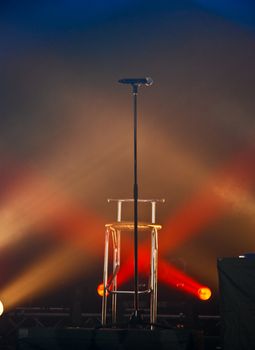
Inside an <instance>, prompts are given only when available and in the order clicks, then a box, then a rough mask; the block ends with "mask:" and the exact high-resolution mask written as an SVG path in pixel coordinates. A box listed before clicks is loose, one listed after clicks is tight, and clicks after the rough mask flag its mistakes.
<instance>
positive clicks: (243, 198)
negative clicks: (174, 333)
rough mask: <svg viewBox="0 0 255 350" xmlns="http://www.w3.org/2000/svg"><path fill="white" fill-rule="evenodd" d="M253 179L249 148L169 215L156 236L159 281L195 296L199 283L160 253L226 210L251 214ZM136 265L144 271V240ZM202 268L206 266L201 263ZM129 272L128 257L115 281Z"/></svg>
mask: <svg viewBox="0 0 255 350" xmlns="http://www.w3.org/2000/svg"><path fill="white" fill-rule="evenodd" d="M254 179H255V148H254V147H251V148H249V149H248V150H245V151H243V152H240V153H239V154H238V155H236V156H235V157H234V158H233V159H232V160H231V161H230V162H229V164H228V165H227V166H226V167H224V169H222V170H220V171H219V172H218V173H216V174H215V175H214V176H213V177H212V178H211V180H210V181H209V183H208V185H207V186H206V187H205V188H204V189H202V190H201V191H200V193H198V194H197V195H196V196H195V197H193V198H192V199H191V200H189V201H188V202H187V203H186V204H185V205H184V206H183V207H182V208H181V209H180V210H178V211H177V212H176V213H175V215H173V216H171V217H170V219H169V220H168V221H167V222H166V224H165V225H164V226H163V232H162V234H161V235H160V242H159V245H160V248H159V249H160V250H159V252H160V259H159V272H158V278H159V281H161V282H163V283H165V284H167V285H169V286H174V287H178V288H181V289H182V290H183V291H185V292H188V293H191V294H195V295H197V292H198V291H199V290H200V288H201V287H202V286H201V284H199V283H198V282H196V281H195V280H194V279H192V278H190V277H189V276H187V275H186V274H185V273H184V272H182V271H180V270H178V269H177V268H175V267H174V266H172V265H171V264H169V263H168V262H167V261H166V260H164V259H163V258H162V256H163V257H164V255H167V254H169V252H171V251H173V250H174V249H175V248H177V247H178V246H179V245H181V244H182V243H183V242H184V241H186V240H189V239H191V238H192V237H193V236H196V235H198V234H200V233H201V232H202V229H203V228H205V227H206V226H207V225H208V224H210V223H211V222H213V221H214V220H216V219H217V218H219V217H220V216H222V215H223V214H224V213H225V212H226V211H228V210H230V209H232V210H233V209H234V210H238V211H241V212H243V213H246V214H248V215H254V213H255V203H254V200H253V199H252V198H251V196H250V194H249V189H250V188H251V186H252V185H253V184H254ZM131 246H132V243H131V242H129V248H131ZM147 246H148V242H147ZM126 247H127V246H125V248H126ZM138 264H139V271H140V272H141V273H143V272H145V271H148V269H149V253H148V249H146V243H144V244H143V245H141V246H140V247H139V262H138ZM204 268H205V269H206V267H205V266H204ZM132 275H133V261H132V259H131V258H129V259H127V260H126V262H125V263H124V264H123V265H122V266H121V269H120V271H119V273H118V284H119V285H121V284H123V283H124V282H126V281H127V280H129V279H130V278H131V277H132Z"/></svg>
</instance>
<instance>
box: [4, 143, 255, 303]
mask: <svg viewBox="0 0 255 350" xmlns="http://www.w3.org/2000/svg"><path fill="white" fill-rule="evenodd" d="M254 160H255V149H254V147H251V148H250V149H249V150H246V151H244V152H242V153H240V154H239V155H238V156H236V157H235V158H234V159H233V160H232V161H231V162H230V163H229V165H228V166H227V167H225V168H224V170H222V171H220V172H219V173H218V174H217V175H216V176H214V178H212V180H211V182H210V183H209V184H208V186H207V187H205V188H204V189H203V190H202V191H201V192H200V193H199V194H198V195H197V196H195V197H194V198H193V199H191V200H190V201H189V202H187V203H186V205H185V206H184V207H182V208H181V209H180V210H179V211H177V212H176V213H175V215H174V216H172V217H171V218H170V219H169V220H168V221H167V223H166V224H165V225H164V228H163V230H164V233H163V234H162V235H161V237H160V257H161V258H160V261H159V275H158V277H159V280H160V281H162V282H164V283H165V284H167V285H170V286H176V285H177V284H178V286H182V284H183V286H185V287H186V291H187V292H191V293H194V291H195V290H197V288H198V287H199V286H201V284H200V283H198V282H196V281H195V280H194V279H192V278H190V277H189V276H187V275H185V274H184V273H183V272H182V271H180V270H178V269H177V268H176V267H174V266H172V265H171V264H169V263H168V262H167V261H166V259H165V258H164V256H166V255H167V254H168V253H169V252H171V251H173V249H175V248H176V247H177V246H179V245H181V244H182V243H183V242H184V241H186V240H187V239H190V238H191V237H193V236H195V235H197V234H199V233H200V232H201V230H202V229H203V228H204V227H206V225H208V223H210V222H211V221H213V220H215V219H216V218H218V217H219V216H220V215H222V214H223V213H224V212H226V211H227V210H229V209H230V208H234V209H236V208H237V209H238V210H243V211H244V212H245V213H248V214H249V213H254V201H253V200H252V198H251V197H250V195H249V194H248V191H249V189H250V187H251V186H252V185H253V183H254V177H255V162H254ZM240 199H241V200H240ZM2 209H3V211H2V214H1V216H0V227H1V231H2V233H1V237H0V247H1V249H3V248H6V247H8V246H9V247H10V246H11V245H12V244H13V243H15V242H16V240H17V239H18V238H21V237H22V236H24V235H25V234H28V232H29V231H30V232H32V231H33V229H35V228H36V227H42V226H44V225H45V227H48V225H53V227H54V228H55V230H54V232H55V234H56V236H57V237H58V238H60V239H61V241H62V243H61V244H59V245H58V247H57V248H56V249H55V250H54V251H52V252H50V253H49V254H48V256H46V257H44V258H40V259H39V261H35V262H34V264H32V266H30V267H29V268H28V269H27V270H25V271H23V272H22V273H21V274H20V275H19V276H18V278H16V279H14V280H13V281H11V282H10V283H8V284H7V285H6V286H5V287H4V288H2V290H1V291H0V298H1V300H2V301H3V302H4V304H5V309H9V308H12V307H14V306H15V305H17V304H18V303H20V302H24V301H26V300H28V299H29V298H30V297H31V296H35V295H38V294H40V293H42V292H45V291H46V290H49V289H51V288H54V287H56V285H57V284H58V282H59V281H63V280H66V279H69V278H72V276H74V275H75V274H78V273H79V272H80V271H81V270H82V271H83V272H84V271H85V270H86V271H88V270H89V269H91V266H93V264H94V263H96V262H97V260H98V258H99V256H101V254H102V252H103V242H102V229H103V227H104V222H103V220H102V219H101V218H100V217H98V216H97V215H94V214H93V213H91V212H90V211H88V210H84V209H81V207H80V206H79V205H78V204H77V203H75V202H74V200H72V199H71V198H68V196H65V195H63V193H62V191H58V190H57V188H56V187H55V185H54V186H52V183H51V181H50V180H48V179H47V178H43V177H42V176H39V175H37V176H36V175H35V174H28V175H27V176H23V181H21V183H18V184H17V185H16V187H15V186H14V187H13V188H12V191H10V192H9V193H8V195H6V198H5V201H4V203H2ZM129 246H130V248H131V247H132V242H131V241H130V243H129ZM139 257H140V261H139V265H140V266H139V267H140V268H141V272H142V273H143V271H146V269H147V264H146V263H145V262H146V261H147V260H148V251H147V249H146V248H145V243H144V244H142V245H141V247H139ZM132 274H133V268H132V261H131V260H130V259H127V260H126V262H125V263H123V265H122V266H121V270H120V272H119V275H118V282H119V284H121V283H124V282H125V281H127V280H128V279H129V278H131V277H132ZM183 290H184V291H185V288H183Z"/></svg>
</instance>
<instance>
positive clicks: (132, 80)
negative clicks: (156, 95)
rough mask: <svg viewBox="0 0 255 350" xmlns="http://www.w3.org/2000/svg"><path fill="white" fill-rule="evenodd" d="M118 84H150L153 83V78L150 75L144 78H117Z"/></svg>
mask: <svg viewBox="0 0 255 350" xmlns="http://www.w3.org/2000/svg"><path fill="white" fill-rule="evenodd" d="M118 82H119V83H120V84H131V85H138V86H139V85H145V86H151V85H152V84H153V80H152V79H151V78H150V77H146V78H127V79H120V80H118Z"/></svg>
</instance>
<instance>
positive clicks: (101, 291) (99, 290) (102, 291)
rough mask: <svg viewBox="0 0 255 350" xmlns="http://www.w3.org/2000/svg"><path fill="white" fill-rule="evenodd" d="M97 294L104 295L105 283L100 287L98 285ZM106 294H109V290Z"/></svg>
mask: <svg viewBox="0 0 255 350" xmlns="http://www.w3.org/2000/svg"><path fill="white" fill-rule="evenodd" d="M97 294H98V295H99V296H100V297H103V295H104V285H103V283H101V284H99V285H98V287H97ZM106 295H107V296H108V295H109V292H106Z"/></svg>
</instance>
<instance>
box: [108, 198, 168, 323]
mask: <svg viewBox="0 0 255 350" xmlns="http://www.w3.org/2000/svg"><path fill="white" fill-rule="evenodd" d="M107 201H108V203H110V202H116V203H117V221H115V222H112V223H109V224H106V225H105V249H104V271H103V286H104V289H103V299H102V325H103V326H105V325H106V324H107V320H106V316H107V299H108V296H111V298H112V323H113V324H114V323H116V321H117V295H118V294H133V295H134V294H135V291H133V290H129V291H125V290H118V285H117V275H118V272H119V269H120V248H121V246H120V241H121V232H122V231H134V223H133V222H129V221H128V222H127V221H122V204H123V203H131V202H134V199H108V200H107ZM164 202H165V200H164V199H139V200H138V203H151V222H150V223H144V222H138V231H139V232H140V231H149V232H150V233H151V253H150V275H149V285H148V288H147V289H146V290H139V291H138V294H139V295H140V294H150V323H152V324H153V323H156V320H157V275H158V230H160V229H161V228H162V227H161V225H158V224H156V204H157V203H164ZM110 235H111V237H112V247H113V253H112V255H113V266H112V271H113V272H112V275H111V277H110V278H109V280H108V265H109V241H110Z"/></svg>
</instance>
